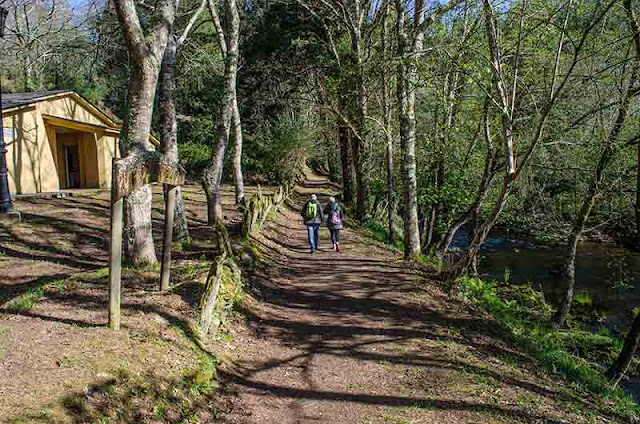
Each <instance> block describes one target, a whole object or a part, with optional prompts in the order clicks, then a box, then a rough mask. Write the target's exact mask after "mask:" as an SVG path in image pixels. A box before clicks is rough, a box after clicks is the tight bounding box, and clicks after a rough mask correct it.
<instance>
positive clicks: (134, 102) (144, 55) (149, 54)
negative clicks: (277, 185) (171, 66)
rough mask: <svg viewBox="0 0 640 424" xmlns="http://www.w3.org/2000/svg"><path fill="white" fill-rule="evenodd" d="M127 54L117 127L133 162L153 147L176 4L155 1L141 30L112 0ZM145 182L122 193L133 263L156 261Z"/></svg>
mask: <svg viewBox="0 0 640 424" xmlns="http://www.w3.org/2000/svg"><path fill="white" fill-rule="evenodd" d="M114 5H115V8H116V12H117V15H118V20H119V22H120V28H121V29H122V32H123V35H124V38H125V41H126V44H127V51H128V53H129V81H128V86H127V113H126V115H125V117H124V122H123V125H122V130H121V131H120V153H121V154H122V155H123V156H126V157H125V158H124V159H122V160H127V161H132V162H135V161H136V160H138V159H139V157H140V155H141V154H142V153H144V152H145V151H150V150H153V149H154V147H153V145H152V144H151V142H150V141H149V132H150V130H151V117H152V115H153V104H154V96H155V92H156V85H157V83H158V74H159V72H160V65H161V63H162V57H163V55H164V51H165V48H166V45H167V40H168V38H169V33H170V31H169V29H170V28H171V26H172V25H173V21H174V19H175V13H176V8H177V3H176V2H175V0H159V1H158V2H157V4H156V9H155V12H154V14H155V15H156V16H153V18H155V20H157V21H158V22H160V23H159V24H157V25H155V26H154V27H153V29H152V31H151V32H148V33H145V29H144V28H143V27H142V25H141V21H140V19H139V17H138V12H137V9H136V4H135V2H134V1H133V0H114ZM151 200H152V199H151V187H150V186H143V187H142V188H140V189H139V190H137V191H136V192H133V193H131V194H129V196H127V199H126V201H125V205H126V212H125V218H126V228H125V234H126V243H125V254H126V258H127V260H128V262H130V263H132V264H134V265H138V266H140V265H146V264H155V263H157V261H158V260H157V257H156V253H155V248H154V245H153V234H152V231H151V228H152V227H151V223H152V221H151Z"/></svg>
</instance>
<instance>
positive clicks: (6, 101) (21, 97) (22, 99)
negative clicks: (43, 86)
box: [2, 90, 72, 109]
mask: <svg viewBox="0 0 640 424" xmlns="http://www.w3.org/2000/svg"><path fill="white" fill-rule="evenodd" d="M65 93H72V91H71V90H47V91H31V92H29V93H9V94H4V93H3V94H2V109H13V108H14V107H20V106H26V105H30V104H32V103H37V102H39V101H41V100H44V99H47V98H49V97H51V96H59V95H60V94H65Z"/></svg>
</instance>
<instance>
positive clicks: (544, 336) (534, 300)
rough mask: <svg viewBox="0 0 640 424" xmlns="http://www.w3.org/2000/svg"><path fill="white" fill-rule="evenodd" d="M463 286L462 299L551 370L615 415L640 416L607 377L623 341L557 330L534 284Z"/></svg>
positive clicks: (475, 282) (474, 282)
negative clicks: (598, 397)
mask: <svg viewBox="0 0 640 424" xmlns="http://www.w3.org/2000/svg"><path fill="white" fill-rule="evenodd" d="M459 282H460V285H461V291H462V295H463V297H465V298H466V299H468V300H470V301H471V302H473V303H475V304H476V305H478V306H480V307H482V308H484V309H485V310H487V311H488V312H489V313H491V314H492V315H493V317H494V318H495V319H496V320H497V321H498V322H500V324H502V326H503V327H504V328H506V329H507V330H508V331H509V332H510V333H511V334H512V335H513V337H514V339H515V341H516V342H517V343H518V344H519V345H521V346H523V347H525V348H526V350H527V352H528V353H529V355H531V356H532V357H534V358H536V359H537V360H539V361H540V363H541V364H542V365H543V366H544V368H546V369H547V370H548V371H550V372H551V373H553V374H556V375H560V376H562V377H564V378H566V379H567V380H569V381H572V382H574V383H575V385H576V387H577V388H586V389H588V390H590V391H592V392H594V393H598V394H601V395H602V396H603V397H604V398H605V399H607V401H608V402H607V404H608V405H610V406H608V408H609V410H610V412H613V413H615V414H618V415H620V416H622V417H625V418H628V419H631V418H637V417H638V416H640V407H639V406H638V405H637V404H636V403H635V402H634V401H633V399H632V398H631V397H629V396H628V395H627V394H625V393H624V392H623V391H622V390H620V389H612V388H611V387H610V386H609V385H608V384H607V379H606V378H605V376H604V370H605V369H604V367H603V364H605V365H606V364H608V363H611V362H612V361H613V360H614V359H615V357H616V356H617V354H618V352H619V351H620V349H621V348H622V341H621V340H620V339H617V338H615V337H612V336H610V335H609V334H608V332H607V331H603V332H600V333H592V332H588V331H585V330H583V329H570V330H566V331H556V330H555V329H554V328H553V327H551V326H550V324H549V318H550V315H551V310H552V308H551V307H550V306H549V305H548V304H546V302H545V301H544V299H543V297H542V294H540V293H538V292H536V291H535V290H533V289H532V288H531V287H529V286H504V287H501V286H498V285H497V284H496V283H492V282H486V281H483V280H481V279H479V278H474V277H468V276H465V277H462V278H460V280H459Z"/></svg>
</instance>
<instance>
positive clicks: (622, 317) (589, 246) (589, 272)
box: [453, 230, 640, 331]
mask: <svg viewBox="0 0 640 424" xmlns="http://www.w3.org/2000/svg"><path fill="white" fill-rule="evenodd" d="M466 243H467V232H466V231H463V230H461V231H459V232H458V234H457V235H456V239H455V240H454V243H453V246H454V247H458V248H464V247H465V245H466ZM563 256H564V249H563V248H562V247H543V246H538V245H535V244H532V243H529V242H527V241H525V240H522V239H516V238H510V237H503V236H491V237H489V238H488V239H487V242H486V243H485V245H484V246H483V248H482V251H481V260H480V268H479V271H480V273H481V274H483V276H484V278H485V279H490V280H496V281H504V280H505V276H507V277H508V280H509V281H510V282H511V283H513V284H526V283H531V284H532V285H533V287H534V288H542V290H543V291H544V293H545V296H546V298H547V299H548V300H550V301H552V302H555V301H556V299H557V298H558V295H559V293H560V291H561V289H562V284H561V281H560V275H559V270H560V267H561V264H562V260H563ZM639 280H640V254H638V253H635V252H632V251H629V250H627V249H623V248H620V247H616V246H611V245H606V244H598V243H582V244H580V246H578V254H577V257H576V293H577V294H578V293H587V294H589V296H590V297H591V298H592V299H593V306H594V307H595V308H597V309H598V310H602V311H604V312H605V313H606V316H607V325H608V326H623V327H624V328H626V326H627V325H628V324H629V323H630V318H631V315H630V314H631V310H632V309H633V308H635V307H638V306H640V284H636V282H637V281H639ZM624 328H621V330H623V331H624Z"/></svg>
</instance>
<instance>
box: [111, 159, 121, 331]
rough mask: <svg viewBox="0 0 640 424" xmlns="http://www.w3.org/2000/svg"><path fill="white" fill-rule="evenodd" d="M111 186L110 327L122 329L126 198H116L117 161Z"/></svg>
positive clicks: (113, 168)
mask: <svg viewBox="0 0 640 424" xmlns="http://www.w3.org/2000/svg"><path fill="white" fill-rule="evenodd" d="M112 173H113V177H112V184H111V229H110V244H109V327H110V328H111V329H112V330H119V329H120V297H121V292H122V288H121V276H122V268H121V261H122V217H123V210H124V197H118V198H116V196H117V194H116V185H115V182H116V167H115V159H114V161H113V166H112Z"/></svg>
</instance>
